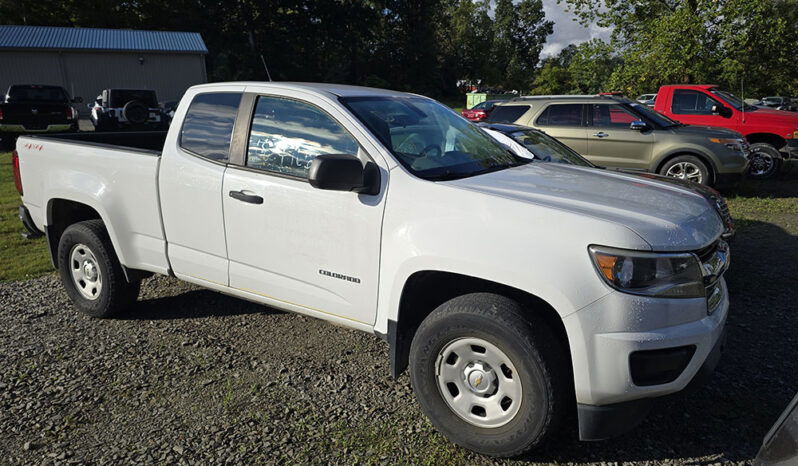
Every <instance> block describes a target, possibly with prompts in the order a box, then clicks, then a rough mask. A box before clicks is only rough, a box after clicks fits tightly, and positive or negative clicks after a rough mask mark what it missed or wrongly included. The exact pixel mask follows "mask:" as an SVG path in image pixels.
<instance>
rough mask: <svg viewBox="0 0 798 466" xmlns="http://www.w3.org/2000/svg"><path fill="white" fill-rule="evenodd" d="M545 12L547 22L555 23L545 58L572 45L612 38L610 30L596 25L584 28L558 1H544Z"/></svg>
mask: <svg viewBox="0 0 798 466" xmlns="http://www.w3.org/2000/svg"><path fill="white" fill-rule="evenodd" d="M543 11H545V12H546V19H547V20H549V21H554V33H552V35H550V36H549V37H548V39H547V40H546V45H545V46H544V47H543V52H542V54H541V55H542V56H543V57H548V56H552V55H557V54H558V53H560V50H562V49H563V48H565V47H567V46H568V45H569V44H572V43H574V44H576V43H579V42H584V41H586V40H590V39H593V38H599V39H604V40H608V39H609V37H610V30H609V28H601V27H598V26H596V25H589V26H588V27H583V26H582V25H580V24H579V23H578V22H576V21H574V18H575V16H574V15H572V14H570V13H568V12H567V11H566V7H565V5H564V4H562V3H560V4H558V3H557V0H543Z"/></svg>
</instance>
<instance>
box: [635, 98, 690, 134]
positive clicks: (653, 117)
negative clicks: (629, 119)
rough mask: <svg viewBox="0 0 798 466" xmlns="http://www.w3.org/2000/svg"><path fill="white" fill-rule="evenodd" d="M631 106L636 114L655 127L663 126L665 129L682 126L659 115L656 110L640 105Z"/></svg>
mask: <svg viewBox="0 0 798 466" xmlns="http://www.w3.org/2000/svg"><path fill="white" fill-rule="evenodd" d="M629 106H630V107H632V110H633V111H634V112H635V113H637V114H638V115H640V116H642V117H643V118H644V119H646V120H649V121H650V122H652V123H654V124H655V125H658V126H661V127H663V128H670V127H672V126H682V124H681V123H679V122H678V121H675V120H671V119H670V118H668V117H666V116H665V115H663V114H661V113H659V112H658V111H656V110H654V109H653V108H651V107H647V106H645V105H641V104H638V103H632V104H629Z"/></svg>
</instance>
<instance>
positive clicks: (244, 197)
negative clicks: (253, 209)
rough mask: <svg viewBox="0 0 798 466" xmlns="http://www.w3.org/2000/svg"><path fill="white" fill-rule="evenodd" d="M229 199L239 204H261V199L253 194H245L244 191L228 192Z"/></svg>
mask: <svg viewBox="0 0 798 466" xmlns="http://www.w3.org/2000/svg"><path fill="white" fill-rule="evenodd" d="M230 197H232V198H233V199H236V200H239V201H241V202H248V203H250V204H263V198H262V197H260V196H257V195H255V194H247V193H245V192H244V191H230Z"/></svg>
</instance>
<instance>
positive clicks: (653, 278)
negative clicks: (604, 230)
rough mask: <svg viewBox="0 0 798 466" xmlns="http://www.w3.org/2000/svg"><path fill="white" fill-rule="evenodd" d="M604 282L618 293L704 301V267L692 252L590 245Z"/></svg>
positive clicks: (597, 268) (592, 255)
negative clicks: (700, 299) (661, 251)
mask: <svg viewBox="0 0 798 466" xmlns="http://www.w3.org/2000/svg"><path fill="white" fill-rule="evenodd" d="M589 251H590V256H591V258H592V259H593V263H594V264H595V265H596V270H597V271H598V273H599V275H600V276H601V278H602V279H604V281H605V282H606V283H607V284H608V285H610V286H611V287H613V288H615V289H616V290H618V291H622V292H624V293H630V294H635V295H642V296H655V297H660V298H702V297H704V296H705V294H706V290H705V288H704V279H703V274H702V272H701V264H700V262H699V260H698V257H696V255H695V254H691V253H653V252H642V251H630V250H625V249H614V248H608V247H604V246H590V248H589Z"/></svg>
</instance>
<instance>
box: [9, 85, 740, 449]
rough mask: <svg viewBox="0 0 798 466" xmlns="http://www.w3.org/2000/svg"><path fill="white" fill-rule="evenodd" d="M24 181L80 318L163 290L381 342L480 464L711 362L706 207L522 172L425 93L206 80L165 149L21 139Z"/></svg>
mask: <svg viewBox="0 0 798 466" xmlns="http://www.w3.org/2000/svg"><path fill="white" fill-rule="evenodd" d="M14 166H15V171H16V173H15V174H16V180H17V185H18V189H19V190H20V192H21V193H23V192H24V194H23V196H22V200H23V205H22V206H21V207H20V217H21V219H22V221H23V223H24V225H25V226H26V228H27V230H28V234H29V235H30V236H36V235H41V234H46V235H47V240H48V244H49V247H50V252H51V253H52V258H53V263H54V265H55V266H56V267H57V268H58V270H59V271H60V274H61V279H62V281H63V283H64V287H65V288H66V291H67V293H68V294H69V296H70V298H71V299H72V301H73V302H74V303H75V306H76V307H77V309H78V310H80V311H82V312H84V313H86V314H88V315H90V316H95V317H106V316H110V315H112V314H114V313H116V312H119V311H122V310H125V309H127V308H128V307H129V306H130V305H131V304H132V303H133V302H134V301H135V300H136V297H137V293H138V289H139V284H140V281H141V280H142V278H144V277H146V276H148V275H149V274H152V273H157V274H163V275H170V276H175V277H177V278H179V279H182V280H186V281H188V282H192V283H195V284H198V285H200V286H203V287H207V288H210V289H213V290H217V291H219V292H222V293H226V294H230V295H233V296H238V297H240V298H243V299H248V300H251V301H255V302H258V303H263V304H267V305H269V306H273V307H276V308H280V309H284V310H288V311H293V312H298V313H301V314H306V315H309V316H313V317H318V318H321V319H326V320H330V321H333V322H335V323H337V324H341V325H344V326H347V327H352V328H356V329H360V330H363V331H366V332H370V333H373V334H375V335H378V336H380V337H382V338H384V339H385V340H387V342H388V343H389V345H390V359H391V370H392V372H393V374H394V375H395V376H398V375H399V374H401V373H402V372H403V371H404V370H405V369H406V368H407V367H408V366H409V368H410V380H411V383H412V385H413V388H414V390H415V392H416V395H417V399H418V402H419V403H420V405H421V408H422V409H423V411H424V412H425V413H426V415H427V416H428V417H429V418H430V420H431V421H432V423H433V424H434V425H435V426H436V428H437V429H439V430H440V431H441V432H443V433H444V434H445V435H447V436H448V437H449V438H450V439H451V440H453V441H454V442H456V443H458V444H460V445H462V446H464V447H467V448H470V449H472V450H475V451H477V452H481V453H484V454H487V455H494V456H514V455H518V454H521V453H524V452H526V451H528V450H530V449H532V448H533V447H535V446H537V445H539V444H540V443H541V442H543V441H544V440H545V439H546V438H547V437H548V436H549V435H550V434H551V433H552V432H553V431H554V430H555V429H556V428H557V426H558V425H559V424H561V421H563V420H564V419H568V417H569V416H568V412H569V411H570V410H571V409H573V403H576V408H577V412H578V422H579V433H580V437H581V438H582V439H584V440H598V439H604V438H608V437H611V436H614V435H618V434H620V433H622V432H624V431H627V430H629V429H631V428H633V427H634V426H635V425H636V424H637V423H638V422H639V421H640V420H642V419H643V418H644V417H645V415H646V413H647V410H648V408H649V406H650V404H651V402H652V400H653V399H655V398H656V397H660V396H664V395H668V394H671V393H674V392H678V391H680V390H682V389H684V388H685V387H686V386H687V385H688V384H690V383H691V381H693V380H694V379H697V378H699V377H697V376H699V375H701V376H703V375H704V374H705V373H708V372H711V370H712V369H713V368H714V365H715V364H716V362H717V360H718V357H719V354H720V351H721V346H722V341H723V335H724V324H725V320H726V315H727V312H728V307H729V302H728V293H727V289H726V284H725V282H724V279H723V277H722V275H723V273H724V271H725V270H726V267H727V265H728V258H729V256H728V247H727V245H726V243H725V242H724V241H723V240H722V239H721V235H722V233H723V230H724V228H723V222H722V221H721V218H720V216H719V215H718V213H717V211H716V209H714V208H713V206H711V205H710V204H709V203H708V202H707V200H706V199H705V198H703V197H701V196H700V195H698V194H696V193H694V192H692V191H690V190H686V189H683V188H681V187H679V186H675V185H672V184H668V183H663V182H660V181H657V180H651V179H644V178H639V177H635V176H633V175H627V174H622V173H615V172H609V171H602V170H597V169H593V168H586V167H577V166H568V165H563V164H553V163H545V162H539V161H535V160H530V159H523V158H520V157H517V156H515V155H513V154H512V153H510V152H508V151H507V150H506V148H505V147H503V146H501V145H499V143H497V142H496V141H494V140H493V139H492V138H491V137H490V136H488V135H487V134H486V133H485V132H483V131H482V130H481V129H480V128H478V127H477V126H475V125H474V124H472V123H470V122H468V121H466V120H465V119H463V118H462V117H460V116H459V115H457V114H455V113H454V112H453V111H451V110H450V109H448V108H447V107H445V106H443V105H441V104H439V103H437V102H435V101H434V100H431V99H428V98H425V97H421V96H417V95H411V94H405V93H400V92H392V91H383V90H378V89H368V88H360V87H350V86H339V85H323V84H291V83H258V82H252V83H224V84H208V85H201V86H195V87H192V88H191V89H189V90H188V92H187V93H186V95H185V96H184V98H183V100H182V102H181V105H180V106H179V107H178V109H177V113H176V115H175V118H174V122H173V124H172V126H171V128H170V129H169V131H168V133H126V134H111V133H104V134H92V133H81V134H76V135H66V136H57V137H45V136H35V137H34V136H25V137H21V138H20V139H19V141H18V143H17V153H15V154H14ZM132 312H135V311H132Z"/></svg>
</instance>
